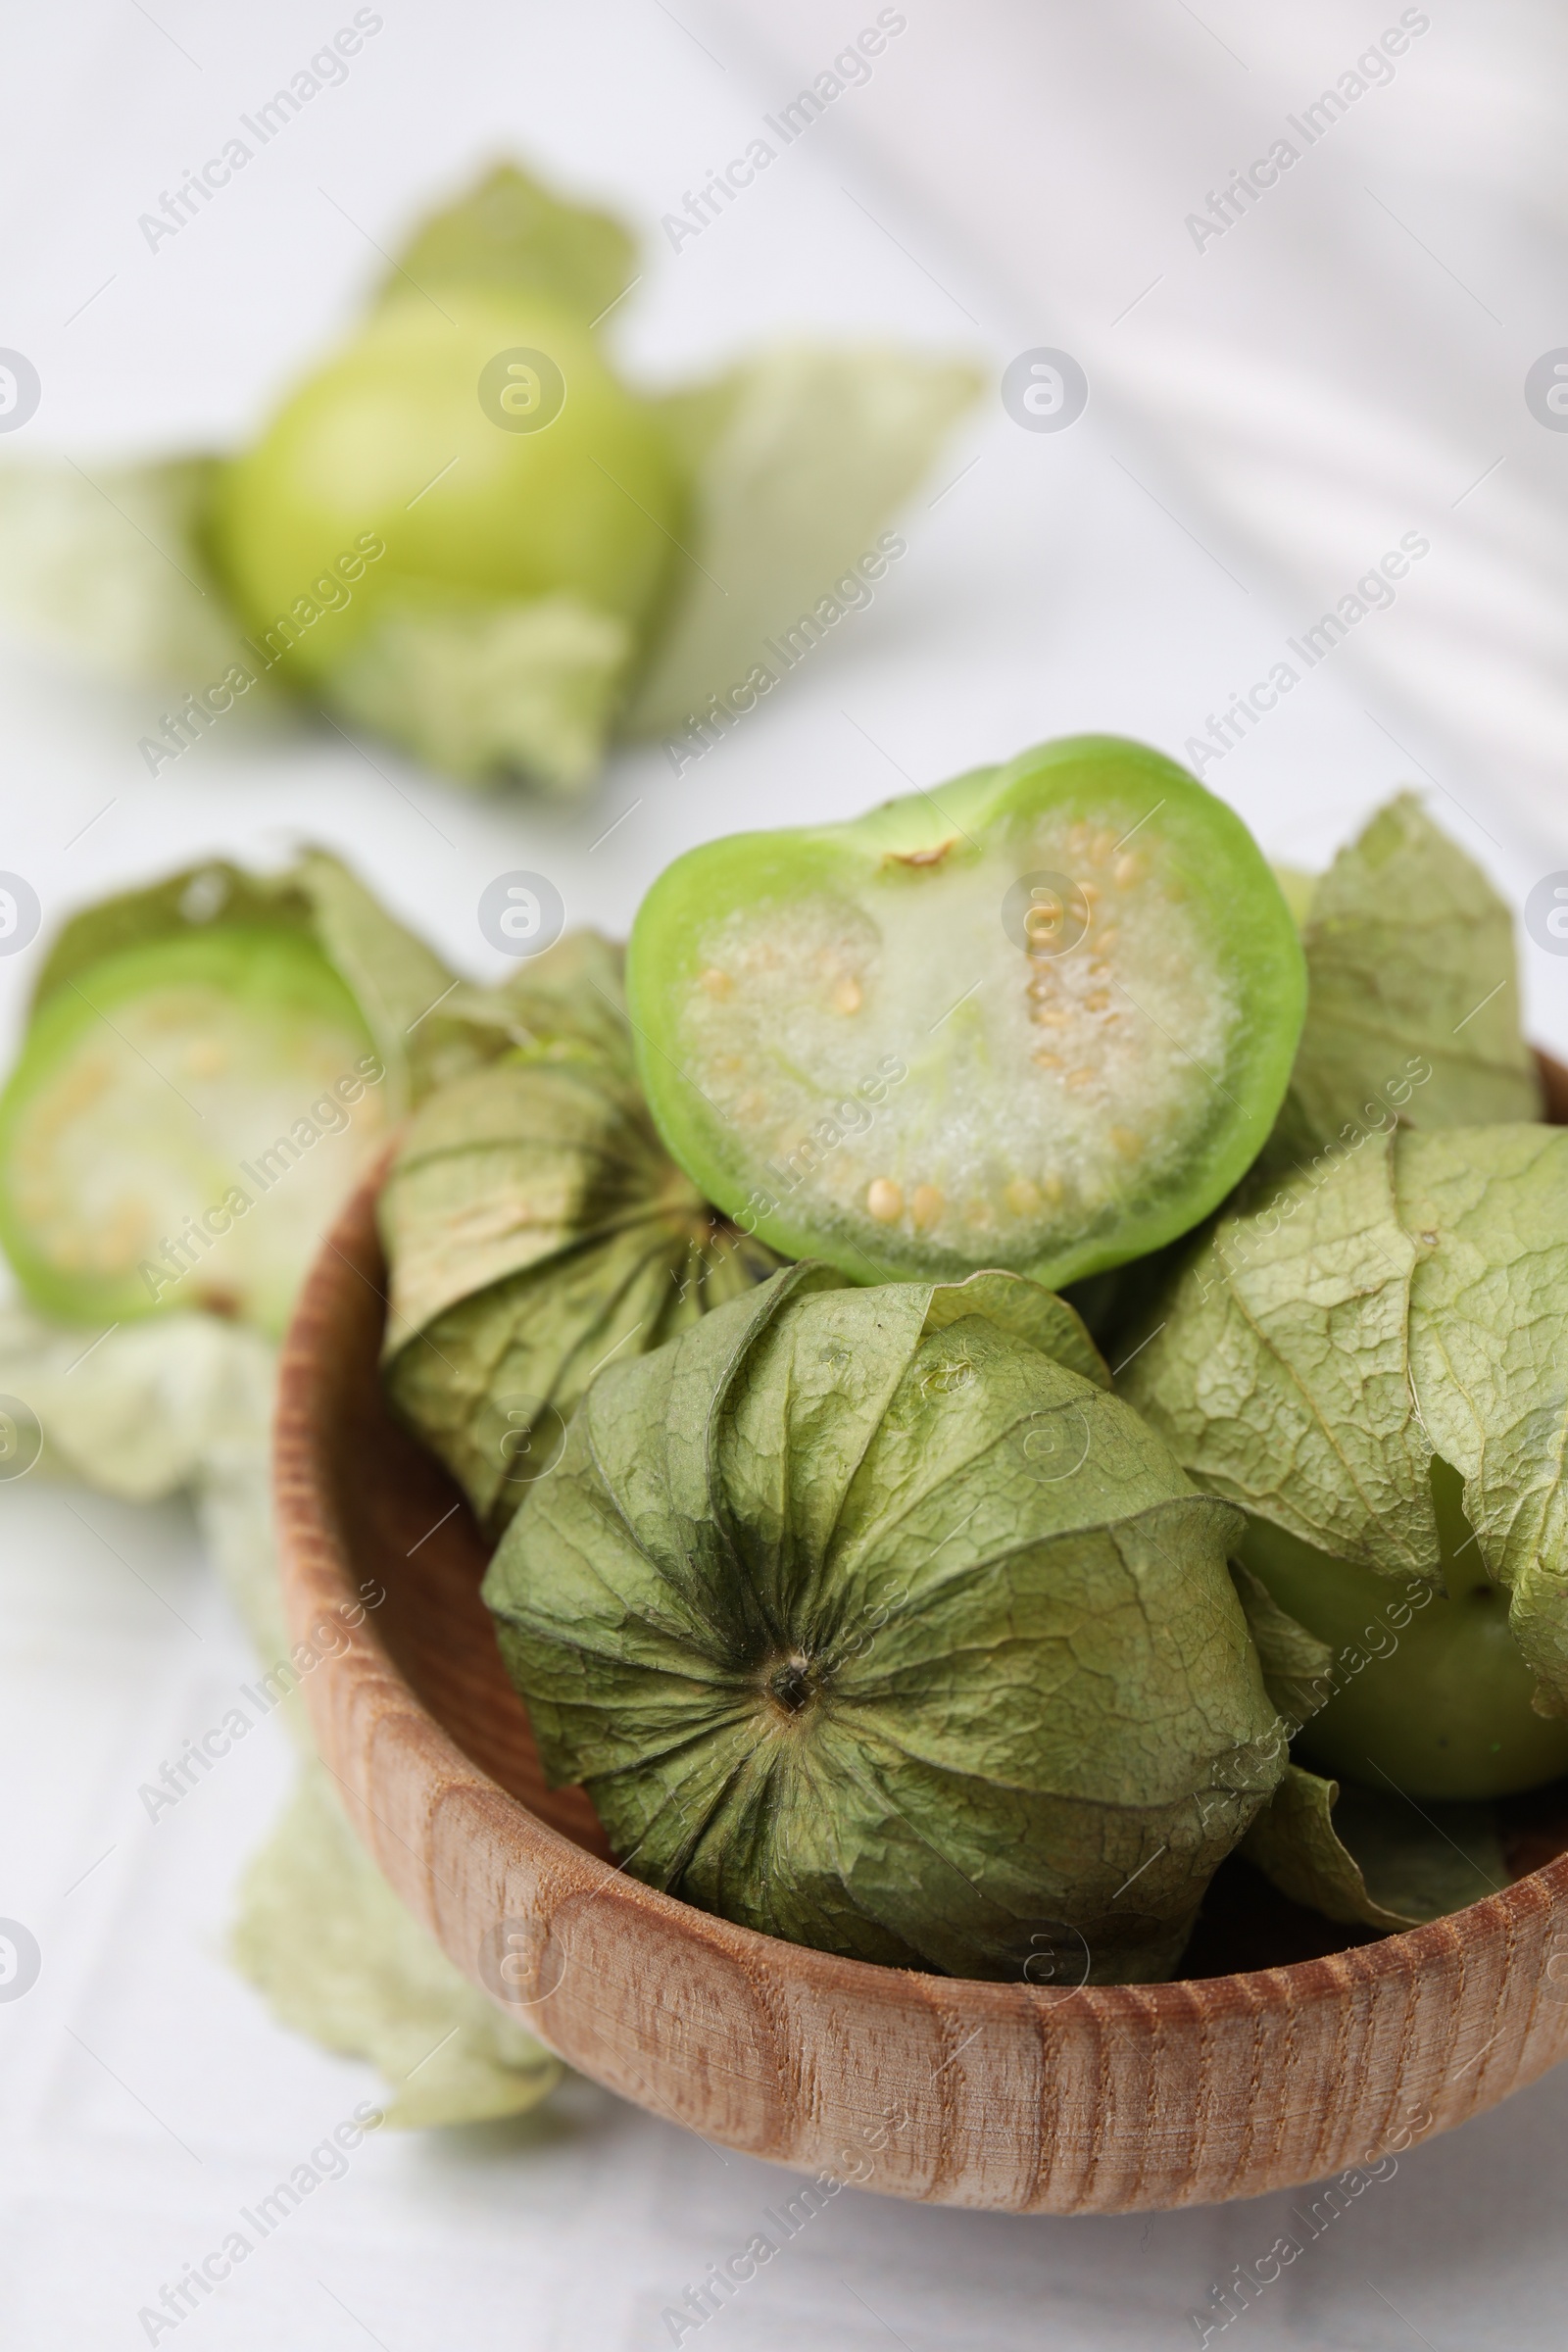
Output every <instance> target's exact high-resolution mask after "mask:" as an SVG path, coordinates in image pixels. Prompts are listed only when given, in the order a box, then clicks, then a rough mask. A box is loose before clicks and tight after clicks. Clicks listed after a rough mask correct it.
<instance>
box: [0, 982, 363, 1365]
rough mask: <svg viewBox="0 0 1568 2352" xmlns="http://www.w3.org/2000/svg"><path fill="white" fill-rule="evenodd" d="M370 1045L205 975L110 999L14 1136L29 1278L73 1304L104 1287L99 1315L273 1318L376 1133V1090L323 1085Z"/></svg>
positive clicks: (350, 1073) (335, 1081)
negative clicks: (236, 995)
mask: <svg viewBox="0 0 1568 2352" xmlns="http://www.w3.org/2000/svg"><path fill="white" fill-rule="evenodd" d="M366 1051H367V1041H366V1039H365V1037H364V1035H363V1033H362V1032H359V1031H356V1030H354V1029H352V1028H350V1027H349V1026H348V1025H347V1024H346V1023H344V1022H342V1021H339V1020H335V1019H334V1018H333V1017H332V1016H331V1015H330V1014H329V1013H326V1012H324V1011H323V1012H318V1013H312V1012H310V1011H307V1010H305V1009H304V1008H303V1007H302V1006H300V1005H298V1004H297V1003H296V1004H294V1005H287V1006H279V1007H277V1008H276V1009H275V1010H274V1009H273V1008H271V1007H269V1006H267V1005H263V1004H259V1003H258V1002H256V1001H255V1000H254V999H253V1000H251V1001H250V1002H247V1003H243V1004H241V1003H236V1002H235V1001H234V999H233V998H232V997H230V996H229V995H228V994H227V993H226V992H224V991H223V990H221V989H219V988H216V987H214V986H212V985H211V984H210V983H206V982H202V981H195V980H193V981H188V982H183V983H178V984H170V985H165V986H162V987H157V988H154V989H151V990H149V991H148V992H147V993H146V994H145V995H142V996H139V997H133V998H130V999H128V1000H124V1001H122V1002H119V1003H117V1004H115V1005H114V1006H113V1008H112V1012H111V1014H110V1015H109V1017H106V1018H105V1019H103V1020H101V1021H92V1022H89V1023H88V1025H87V1026H86V1027H85V1028H84V1029H82V1030H81V1031H79V1032H78V1034H77V1035H76V1036H75V1038H74V1039H73V1042H72V1043H71V1045H70V1046H69V1048H68V1049H67V1051H66V1053H65V1054H64V1055H63V1057H62V1058H61V1060H60V1061H59V1063H58V1064H57V1065H56V1067H55V1068H54V1069H53V1070H52V1071H51V1072H50V1073H49V1075H48V1076H47V1077H45V1078H44V1079H43V1080H42V1081H41V1082H40V1083H39V1084H38V1085H37V1086H36V1087H35V1088H34V1089H33V1090H32V1092H31V1094H30V1097H29V1100H28V1101H27V1103H26V1104H25V1107H24V1108H23V1110H22V1112H21V1115H20V1117H19V1118H18V1120H17V1122H16V1124H15V1126H14V1128H13V1139H12V1150H11V1165H10V1171H9V1178H10V1191H11V1206H12V1213H13V1215H14V1216H16V1217H17V1218H19V1219H20V1222H21V1224H22V1226H23V1228H24V1230H25V1236H26V1242H27V1247H28V1254H29V1256H30V1258H31V1259H32V1261H33V1267H34V1268H35V1269H36V1272H37V1273H38V1274H39V1275H41V1276H42V1278H43V1280H44V1281H45V1283H48V1282H49V1281H50V1280H51V1278H52V1279H53V1281H54V1282H56V1283H58V1284H59V1285H60V1286H61V1289H62V1291H64V1292H70V1291H73V1290H77V1291H79V1292H80V1293H81V1294H82V1296H81V1299H80V1303H81V1306H82V1307H83V1308H85V1307H86V1305H87V1303H88V1298H87V1294H88V1293H90V1292H93V1291H96V1292H97V1293H98V1296H99V1299H100V1300H101V1303H102V1305H103V1309H104V1311H105V1312H106V1313H107V1312H115V1311H118V1312H120V1313H123V1314H135V1313H146V1312H149V1311H151V1310H152V1309H153V1308H154V1307H155V1306H176V1305H177V1306H216V1307H219V1308H221V1309H222V1310H224V1311H229V1312H233V1313H237V1314H243V1315H245V1316H247V1317H248V1318H250V1319H252V1320H255V1321H259V1322H262V1323H265V1324H269V1325H271V1326H273V1327H277V1326H278V1325H280V1324H281V1322H282V1321H283V1320H284V1319H285V1318H286V1316H287V1312H288V1309H289V1306H290V1304H291V1302H292V1299H293V1296H294V1292H295V1290H296V1288H297V1286H298V1282H299V1279H300V1276H301V1274H302V1273H303V1271H304V1268H305V1266H306V1265H307V1264H308V1263H309V1259H310V1256H311V1254H312V1251H313V1249H314V1246H315V1244H316V1242H317V1240H318V1239H319V1235H320V1233H321V1231H322V1230H323V1229H324V1227H325V1226H326V1225H327V1224H328V1223H329V1222H330V1220H331V1217H332V1214H333V1212H334V1210H335V1209H336V1207H337V1205H338V1203H339V1202H340V1201H341V1200H342V1198H343V1195H344V1193H345V1191H346V1190H347V1188H348V1186H349V1185H350V1184H351V1183H352V1181H353V1178H354V1176H355V1174H356V1173H357V1171H358V1170H359V1168H360V1167H361V1166H362V1165H363V1163H364V1161H365V1158H366V1156H367V1154H368V1151H369V1150H370V1148H371V1147H372V1146H373V1145H374V1144H375V1143H376V1142H377V1141H378V1140H379V1139H380V1137H381V1136H382V1134H383V1133H384V1131H385V1125H386V1114H385V1108H384V1103H383V1098H382V1094H381V1092H380V1090H379V1088H378V1087H377V1086H376V1085H374V1084H371V1085H366V1084H365V1082H364V1078H363V1076H361V1077H360V1078H359V1081H358V1083H359V1085H360V1086H361V1087H362V1088H363V1091H362V1092H361V1093H360V1094H359V1099H358V1100H357V1101H356V1102H353V1103H345V1102H344V1101H342V1099H341V1095H334V1094H333V1092H332V1090H333V1089H334V1088H336V1087H339V1086H340V1084H341V1082H344V1081H349V1082H350V1083H353V1082H354V1081H355V1079H356V1074H357V1072H358V1070H359V1065H360V1064H361V1061H362V1057H365V1056H366ZM309 1129H314V1130H316V1133H315V1134H314V1135H312V1136H311V1138H310V1140H309V1141H308V1142H307V1140H306V1135H307V1131H308V1130H309ZM236 1195H238V1196H241V1197H243V1198H244V1200H245V1202H246V1205H245V1206H244V1207H243V1208H240V1206H239V1204H238V1201H237V1200H236V1198H235V1197H234V1196H236ZM192 1220H194V1221H195V1224H194V1231H193V1230H192ZM225 1224H226V1226H227V1228H228V1229H227V1230H226V1231H225V1232H221V1233H219V1234H217V1235H215V1234H214V1233H213V1231H212V1227H213V1226H214V1225H225ZM172 1242H173V1243H180V1242H182V1243H183V1248H182V1249H180V1250H170V1249H169V1247H168V1245H169V1244H170V1243H172ZM148 1269H150V1271H149V1270H148Z"/></svg>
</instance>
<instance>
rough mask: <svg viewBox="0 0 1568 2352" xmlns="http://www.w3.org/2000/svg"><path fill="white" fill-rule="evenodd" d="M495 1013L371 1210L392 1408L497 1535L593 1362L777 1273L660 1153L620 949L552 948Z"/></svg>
mask: <svg viewBox="0 0 1568 2352" xmlns="http://www.w3.org/2000/svg"><path fill="white" fill-rule="evenodd" d="M508 1002H509V1012H510V1015H511V1017H512V1019H513V1021H514V1024H515V1035H516V1036H517V1037H518V1038H519V1039H523V1040H525V1041H526V1042H520V1043H517V1044H515V1045H514V1046H512V1047H511V1048H510V1049H508V1050H507V1051H506V1052H505V1053H503V1054H502V1055H501V1057H500V1058H499V1059H497V1060H495V1061H493V1062H492V1063H490V1064H488V1065H487V1066H486V1067H485V1068H484V1069H483V1070H481V1071H476V1072H473V1073H471V1074H469V1075H468V1076H466V1077H465V1078H463V1079H461V1080H459V1081H458V1082H456V1083H455V1084H453V1085H451V1086H449V1087H446V1088H444V1089H442V1090H440V1091H439V1092H438V1093H436V1094H435V1095H433V1096H432V1097H431V1098H430V1100H429V1102H428V1103H427V1104H426V1105H425V1106H424V1108H423V1110H422V1111H421V1112H420V1113H419V1115H418V1116H417V1118H416V1119H415V1120H414V1121H413V1123H412V1124H411V1126H410V1128H409V1130H408V1133H407V1135H406V1136H405V1138H404V1140H403V1143H402V1145H401V1148H400V1150H399V1152H398V1154H397V1157H396V1160H395V1162H394V1164H393V1167H392V1169H391V1172H390V1174H389V1176H388V1179H387V1182H386V1185H385V1187H384V1189H383V1191H382V1194H381V1198H380V1203H379V1216H380V1224H381V1232H382V1237H383V1240H384V1243H385V1246H386V1251H387V1258H388V1262H389V1265H390V1268H391V1276H392V1287H391V1301H390V1311H389V1314H388V1318H387V1338H386V1348H385V1355H384V1377H385V1381H386V1387H387V1393H388V1396H389V1397H390V1398H391V1401H392V1403H393V1406H394V1408H395V1409H396V1411H397V1412H398V1413H399V1414H400V1415H401V1417H402V1418H403V1419H404V1421H406V1422H407V1423H408V1425H409V1426H410V1427H411V1428H412V1429H414V1430H415V1431H416V1433H417V1435H418V1436H419V1437H420V1438H421V1439H422V1440H423V1441H424V1443H425V1444H426V1445H427V1446H430V1447H431V1449H432V1450H433V1451H434V1452H436V1453H437V1454H439V1455H440V1457H441V1459H442V1460H443V1461H444V1462H445V1463H446V1464H447V1467H448V1468H449V1469H450V1470H451V1472H452V1474H453V1476H454V1477H455V1478H456V1479H457V1481H458V1483H459V1484H460V1486H461V1487H462V1488H463V1490H464V1492H465V1494H466V1495H467V1496H468V1499H469V1501H470V1502H471V1503H472V1505H473V1507H474V1510H475V1511H476V1513H477V1514H478V1516H479V1519H480V1521H481V1523H482V1524H483V1525H484V1526H485V1527H486V1528H487V1529H488V1530H489V1531H490V1532H491V1533H492V1534H495V1535H499V1534H500V1532H501V1530H502V1529H503V1528H504V1527H505V1526H506V1524H507V1522H508V1520H509V1519H510V1518H511V1516H512V1514H513V1512H514V1511H515V1509H516V1507H517V1504H518V1503H519V1502H520V1501H521V1499H522V1497H523V1495H525V1494H526V1493H527V1491H528V1488H529V1486H530V1485H531V1484H532V1483H533V1482H534V1481H535V1480H536V1479H537V1478H538V1477H540V1476H542V1475H547V1474H548V1472H549V1470H550V1469H551V1467H552V1466H553V1464H554V1462H555V1460H556V1459H557V1458H558V1457H559V1454H560V1450H561V1446H562V1444H563V1443H564V1437H565V1427H566V1422H567V1421H568V1420H569V1418H570V1416H571V1414H572V1412H573V1410H574V1409H575V1407H576V1404H577V1402H578V1399H579V1398H580V1397H581V1396H582V1394H583V1392H584V1390H585V1389H586V1388H587V1385H588V1382H589V1381H590V1380H591V1379H592V1377H593V1375H594V1373H595V1372H596V1371H598V1370H599V1368H600V1367H601V1365H602V1364H604V1363H605V1362H607V1361H608V1360H609V1359H610V1358H612V1357H618V1356H619V1355H620V1354H622V1353H624V1352H625V1351H626V1350H628V1349H633V1350H635V1351H637V1352H641V1351H643V1350H644V1349H646V1348H656V1347H658V1346H659V1345H660V1344H661V1343H662V1341H663V1340H665V1339H667V1338H669V1337H670V1336H671V1335H672V1334H674V1333H675V1332H678V1331H681V1330H683V1329H684V1328H685V1327H686V1326H687V1325H688V1324H690V1323H692V1322H694V1321H695V1320H696V1319H697V1318H698V1317H699V1316H700V1315H702V1314H704V1313H706V1312H707V1310H708V1309H709V1308H710V1307H711V1306H715V1305H717V1304H718V1303H720V1302H721V1301H722V1300H723V1299H730V1298H734V1297H735V1296H737V1295H738V1294H739V1293H741V1292H743V1291H746V1290H749V1289H751V1288H752V1286H753V1285H754V1284H756V1283H757V1282H760V1281H761V1280H762V1279H763V1278H764V1277H765V1276H766V1275H768V1274H770V1273H772V1272H773V1271H774V1269H775V1268H776V1267H777V1265H778V1262H779V1261H778V1259H777V1258H776V1257H775V1256H774V1254H773V1252H772V1251H771V1250H767V1249H765V1248H764V1247H763V1246H762V1244H760V1242H755V1241H749V1240H747V1239H746V1237H745V1236H744V1235H742V1234H740V1233H738V1232H736V1230H735V1228H734V1227H733V1226H731V1225H729V1224H728V1223H727V1222H726V1220H725V1219H723V1218H722V1217H720V1216H718V1215H717V1213H716V1212H715V1211H714V1210H712V1209H711V1208H710V1206H709V1204H708V1203H707V1202H706V1201H704V1200H703V1198H702V1196H701V1194H700V1193H698V1192H697V1190H696V1188H695V1187H694V1186H693V1185H692V1184H691V1183H690V1181H689V1180H688V1179H687V1178H686V1177H685V1176H684V1175H683V1174H682V1173H681V1171H680V1170H679V1169H678V1168H677V1167H676V1166H675V1164H674V1162H673V1161H672V1160H671V1159H670V1158H669V1156H668V1154H667V1153H666V1152H665V1151H664V1149H663V1146H662V1144H661V1142H660V1141H659V1138H658V1136H657V1135H656V1133H655V1131H654V1127H653V1124H652V1121H651V1120H650V1118H649V1116H648V1112H647V1109H646V1107H645V1105H644V1103H643V1101H642V1097H641V1094H640V1092H639V1090H638V1087H637V1084H636V1081H635V1080H634V1078H633V1077H632V1075H631V1069H630V1054H629V1047H628V1041H627V1031H626V1028H625V1019H624V1013H623V1011H622V1009H621V998H620V980H619V952H618V950H616V949H614V948H613V947H611V945H610V944H609V943H608V942H607V941H604V940H602V939H599V938H597V937H596V936H595V935H594V934H592V933H582V934H577V935H574V936H573V937H571V938H569V939H567V940H564V941H563V942H562V943H561V946H560V948H558V949H556V950H554V951H552V953H551V955H550V956H546V957H542V958H541V959H540V964H539V967H538V968H537V970H536V971H534V972H532V973H531V974H530V977H529V979H528V980H527V981H526V982H525V983H519V984H518V986H517V987H516V988H515V990H514V992H513V993H512V995H511V997H510V998H509V1001H508Z"/></svg>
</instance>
